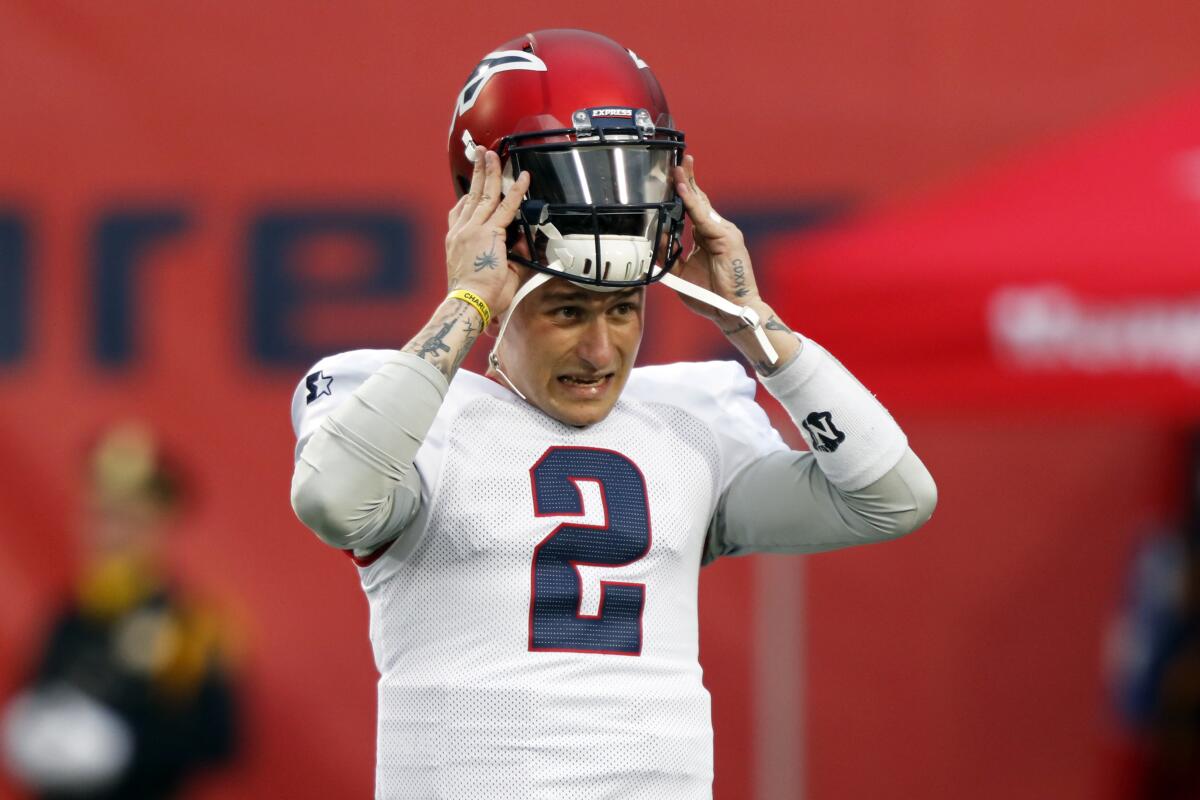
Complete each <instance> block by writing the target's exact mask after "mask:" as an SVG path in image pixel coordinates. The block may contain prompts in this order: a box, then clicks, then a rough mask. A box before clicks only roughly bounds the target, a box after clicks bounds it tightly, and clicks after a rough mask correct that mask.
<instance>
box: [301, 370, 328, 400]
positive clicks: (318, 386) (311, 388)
mask: <svg viewBox="0 0 1200 800" xmlns="http://www.w3.org/2000/svg"><path fill="white" fill-rule="evenodd" d="M332 384H333V376H331V375H326V374H325V373H324V372H322V371H320V370H317V371H316V372H314V373H313V374H312V375H309V376H308V377H307V378H305V379H304V385H305V386H307V387H308V394H307V395H306V396H305V398H304V402H305V403H306V404H308V403H311V402H312V401H313V400H316V399H317V398H318V397H320V396H321V395H323V394H333V389H331V388H329V387H330V386H331V385H332Z"/></svg>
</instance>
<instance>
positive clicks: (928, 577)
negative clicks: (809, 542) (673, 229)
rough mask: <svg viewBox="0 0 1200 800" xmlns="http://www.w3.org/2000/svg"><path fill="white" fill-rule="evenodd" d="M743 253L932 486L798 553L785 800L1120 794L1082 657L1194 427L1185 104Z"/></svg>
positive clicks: (1194, 130)
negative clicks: (928, 500) (867, 537)
mask: <svg viewBox="0 0 1200 800" xmlns="http://www.w3.org/2000/svg"><path fill="white" fill-rule="evenodd" d="M755 257H756V261H757V263H759V264H763V265H766V266H767V267H768V269H767V270H766V271H767V273H768V275H769V281H768V285H767V287H766V292H765V294H766V296H767V297H768V298H769V299H770V300H771V301H772V303H773V304H774V305H775V307H776V309H777V310H779V311H780V312H781V315H782V316H783V318H785V319H786V320H787V321H788V322H789V323H790V324H792V325H793V326H795V327H796V328H797V329H798V330H801V331H803V332H804V333H806V334H808V335H811V336H812V337H813V338H814V339H816V340H817V341H820V342H821V343H822V344H824V345H825V346H826V347H828V348H829V349H830V350H831V351H832V352H833V353H835V354H836V355H837V356H838V357H839V358H840V359H841V360H842V361H843V362H844V363H845V364H846V365H847V366H848V367H849V368H850V369H851V370H852V371H853V372H854V373H855V374H856V375H858V376H859V377H860V378H861V379H862V380H863V381H864V382H865V383H866V384H867V386H869V387H870V388H871V389H872V391H874V392H876V393H877V394H878V396H879V397H880V398H881V399H882V400H883V401H884V403H885V404H886V405H888V407H889V408H890V409H891V410H892V411H893V413H895V414H896V415H897V417H898V418H899V419H900V420H901V422H902V424H903V425H904V427H905V428H906V430H907V431H908V432H909V434H910V440H911V442H912V443H913V446H914V449H915V450H916V451H917V452H918V453H919V454H920V455H921V457H922V458H923V459H924V460H925V461H926V463H927V464H928V465H929V466H930V469H931V471H932V472H933V474H934V476H935V478H936V479H937V481H938V485H939V490H940V502H939V507H938V511H937V513H936V514H935V515H934V519H933V521H932V522H931V524H930V525H929V526H928V527H927V528H926V529H925V530H924V531H922V532H921V533H918V534H916V535H915V536H913V537H912V538H911V539H909V540H906V541H904V542H901V543H896V544H891V545H886V546H883V547H877V548H865V549H863V550H861V551H851V552H847V553H844V554H834V555H828V556H818V557H814V558H811V559H809V560H807V565H808V578H807V584H806V585H807V591H808V593H809V598H808V599H807V601H806V603H807V614H806V620H807V652H808V662H807V669H808V675H807V678H808V683H807V687H806V693H807V696H808V698H809V700H808V701H807V707H808V717H807V720H808V725H807V730H806V741H807V749H808V757H807V759H806V763H807V764H809V765H810V767H809V775H808V776H807V783H808V788H809V789H810V791H811V795H810V796H812V797H830V796H838V797H923V798H957V797H973V798H977V799H978V798H997V800H999V798H1011V797H1055V798H1060V799H1061V798H1080V800H1082V799H1083V798H1096V797H1117V796H1120V795H1119V793H1118V792H1117V790H1116V789H1115V785H1116V780H1115V777H1114V776H1115V775H1116V773H1117V772H1118V771H1119V770H1118V769H1117V768H1116V766H1115V765H1116V760H1115V759H1114V758H1112V754H1113V753H1114V752H1115V751H1114V748H1113V743H1114V742H1117V741H1120V736H1121V727H1120V726H1119V725H1118V724H1116V723H1115V719H1114V717H1115V715H1114V714H1113V713H1112V711H1111V709H1112V706H1111V704H1110V703H1109V702H1108V700H1107V699H1106V697H1107V691H1108V690H1107V687H1106V681H1105V678H1104V667H1103V665H1104V652H1105V648H1106V641H1108V635H1109V633H1110V631H1111V630H1112V626H1113V620H1114V618H1115V616H1116V612H1117V609H1118V608H1119V607H1120V603H1121V596H1122V591H1123V586H1124V582H1125V580H1126V575H1127V572H1128V565H1129V559H1130V555H1131V553H1132V552H1133V550H1134V548H1135V547H1136V546H1137V543H1138V541H1139V539H1140V538H1141V537H1143V536H1145V535H1146V534H1147V533H1148V532H1149V531H1150V530H1152V529H1153V527H1154V526H1155V525H1156V524H1159V523H1162V522H1169V521H1170V515H1171V513H1172V509H1173V507H1174V503H1175V502H1176V501H1177V497H1178V489H1179V488H1180V483H1181V480H1180V478H1181V463H1180V462H1181V452H1182V449H1183V448H1182V447H1181V445H1180V437H1179V434H1180V432H1181V429H1182V428H1183V426H1185V425H1186V424H1190V423H1193V422H1194V421H1196V420H1197V419H1198V418H1200V88H1197V89H1196V90H1194V91H1190V92H1188V93H1184V94H1182V95H1181V96H1179V97H1177V98H1175V99H1174V100H1173V101H1172V102H1170V103H1166V104H1164V105H1160V106H1157V107H1155V108H1151V109H1148V110H1144V111H1143V112H1141V113H1139V114H1138V115H1136V116H1135V117H1134V118H1133V119H1131V120H1124V121H1121V122H1119V123H1118V124H1114V125H1111V126H1106V127H1104V128H1102V129H1099V130H1096V131H1093V132H1089V133H1087V134H1085V135H1081V136H1079V137H1077V138H1074V139H1071V140H1069V141H1065V142H1062V143H1058V144H1055V145H1053V146H1051V147H1049V148H1047V149H1045V150H1044V151H1042V152H1039V153H1035V154H1034V155H1033V156H1031V157H1028V158H1023V159H1021V160H1018V161H1017V162H1015V163H1011V164H1007V165H1000V166H998V167H997V168H994V169H992V170H990V171H989V172H988V173H987V174H985V175H983V176H980V177H977V178H974V179H971V180H969V181H967V182H965V183H963V184H961V185H959V186H956V187H951V188H949V189H947V190H945V191H942V192H940V193H937V194H935V195H933V196H931V197H928V198H925V199H922V200H919V201H918V202H915V203H911V204H909V205H905V206H903V207H900V208H891V209H880V210H876V211H874V212H872V213H870V214H868V215H866V216H859V217H857V218H856V219H854V220H851V221H850V222H849V223H847V224H845V225H842V226H840V227H839V228H837V229H833V230H830V231H828V232H826V233H822V234H820V235H818V236H812V235H807V236H803V237H795V238H792V239H776V240H775V243H774V246H773V247H771V249H770V250H769V251H762V250H760V251H757V252H756V253H755ZM848 753H855V754H857V755H855V756H854V758H853V759H849V760H848V758H847V754H848ZM864 767H865V768H864Z"/></svg>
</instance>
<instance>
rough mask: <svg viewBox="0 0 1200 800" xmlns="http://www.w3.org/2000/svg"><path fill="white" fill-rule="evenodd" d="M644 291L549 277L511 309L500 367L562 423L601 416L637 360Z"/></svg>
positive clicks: (585, 421) (587, 422)
mask: <svg viewBox="0 0 1200 800" xmlns="http://www.w3.org/2000/svg"><path fill="white" fill-rule="evenodd" d="M645 291H646V290H645V289H644V288H642V287H637V288H634V289H627V290H624V291H617V292H593V291H589V290H587V289H581V288H579V287H578V286H575V285H574V284H571V283H569V282H567V281H565V280H562V279H561V278H555V279H554V280H551V281H548V282H547V283H546V284H545V285H543V286H541V287H539V288H538V289H537V290H536V291H534V292H533V294H531V295H530V296H529V297H528V298H527V299H526V300H525V301H523V302H522V303H521V304H520V305H518V306H517V308H516V310H515V311H514V312H513V319H512V321H511V322H510V324H509V327H508V330H507V331H506V332H505V334H504V340H503V343H502V345H501V353H500V364H501V368H502V369H503V370H504V372H505V374H506V375H508V377H509V379H510V380H511V381H512V382H513V384H514V385H515V386H516V387H517V388H518V389H520V390H521V392H522V393H523V394H524V395H525V397H526V398H527V399H528V400H529V402H531V403H533V404H534V405H535V406H537V407H538V408H540V409H541V410H542V411H544V412H546V413H547V414H549V415H550V416H552V417H554V418H555V419H557V420H559V421H560V422H564V423H566V424H568V425H591V424H592V423H594V422H599V421H600V420H602V419H604V418H605V417H606V416H608V412H609V411H611V410H612V407H613V404H614V403H616V402H617V398H618V397H619V396H620V395H621V390H622V389H624V388H625V381H626V380H628V378H629V371H630V370H631V369H633V362H634V360H635V359H636V358H637V351H638V345H639V344H641V341H642V303H643V299H644V295H645Z"/></svg>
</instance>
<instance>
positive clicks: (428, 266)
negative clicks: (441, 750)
mask: <svg viewBox="0 0 1200 800" xmlns="http://www.w3.org/2000/svg"><path fill="white" fill-rule="evenodd" d="M563 26H574V27H586V28H591V29H595V30H598V31H600V32H602V33H605V34H607V35H610V36H612V37H614V38H616V39H617V40H618V41H620V42H622V43H623V44H624V45H626V46H628V47H630V48H632V49H634V50H636V51H637V52H638V53H639V55H641V56H642V57H643V58H645V59H646V60H647V61H648V62H649V63H650V65H651V66H652V67H653V68H654V70H655V72H656V74H657V75H658V77H659V79H660V81H661V82H662V84H663V86H664V88H665V90H666V92H667V96H668V97H669V99H670V102H671V106H672V110H673V111H674V113H675V116H676V119H677V121H678V123H679V125H680V127H682V128H683V129H684V130H685V131H686V132H687V137H688V143H689V150H690V151H691V152H693V153H694V154H695V155H696V157H697V169H698V175H699V178H700V180H701V183H702V184H703V185H704V186H705V187H706V189H707V190H708V192H709V194H710V195H712V196H713V198H714V200H715V201H716V203H717V204H718V207H719V208H721V210H722V213H723V214H724V215H725V216H727V217H730V218H731V219H733V220H734V221H735V222H738V223H740V224H741V225H742V226H743V227H744V228H745V229H746V230H747V232H748V234H749V236H750V239H751V243H752V248H753V249H752V253H754V254H755V257H756V269H757V270H758V271H759V272H760V273H761V274H762V276H763V282H764V283H765V284H766V286H768V287H769V290H770V291H771V292H773V294H772V295H771V296H769V297H768V300H770V301H771V302H772V303H773V304H774V305H775V306H776V307H777V308H779V309H781V310H783V311H784V316H785V317H786V319H787V320H788V321H789V322H790V323H791V324H792V325H793V327H796V328H797V329H798V330H801V331H802V332H805V333H807V334H809V335H811V336H812V337H813V338H815V339H817V340H818V341H821V342H822V343H823V344H825V345H826V346H827V347H829V348H830V349H831V350H832V351H833V352H834V353H835V354H838V355H839V356H841V357H842V360H843V361H844V362H845V363H846V364H847V366H849V367H850V368H851V369H852V370H853V371H854V372H855V373H856V374H857V375H858V376H859V377H860V378H861V379H862V380H863V381H864V382H865V383H866V384H867V385H868V386H870V387H871V388H872V389H873V390H874V391H876V392H877V394H879V396H880V398H881V399H882V400H883V401H884V403H885V404H887V405H888V406H889V407H890V408H891V409H892V411H893V412H894V413H895V415H896V416H897V417H898V419H899V420H900V421H901V423H902V424H903V425H904V426H905V428H906V430H907V431H908V432H909V435H910V440H911V441H912V443H913V445H914V448H915V449H916V450H917V452H918V453H920V454H921V456H922V457H923V459H924V460H925V461H926V463H927V464H928V465H929V466H930V468H931V470H932V472H933V473H934V475H935V477H936V478H937V480H938V483H939V488H940V491H941V502H940V505H939V509H938V512H937V514H936V515H935V518H934V520H933V521H932V522H931V523H930V524H929V525H928V526H927V527H926V529H925V530H923V531H922V532H921V533H920V534H918V535H916V536H914V537H912V538H911V539H908V540H906V541H904V542H902V543H897V544H894V545H888V546H885V547H877V548H868V549H864V550H861V551H847V552H844V553H839V554H830V555H822V556H818V557H813V558H809V559H804V560H800V559H775V560H773V561H767V560H758V559H754V558H751V559H742V560H731V561H728V562H724V563H719V564H717V565H715V566H713V567H710V568H708V569H707V570H706V571H705V574H704V579H703V581H702V589H701V591H702V598H701V601H702V613H703V617H704V619H703V621H702V631H703V634H702V661H703V663H704V666H705V675H706V682H707V684H708V686H709V688H710V689H711V690H712V692H713V695H714V717H715V719H714V721H715V726H716V742H717V745H716V746H717V760H716V775H717V777H716V783H715V793H716V797H717V798H721V799H722V800H729V799H730V798H751V797H756V798H783V797H797V798H798V797H808V798H867V797H923V798H960V797H964V796H969V797H976V798H1012V797H1055V798H1092V797H1103V796H1112V793H1113V792H1114V791H1115V789H1114V787H1115V786H1116V784H1117V782H1118V780H1119V776H1118V775H1117V773H1118V772H1119V769H1120V768H1119V763H1120V758H1119V752H1120V731H1119V730H1117V729H1116V725H1115V723H1114V722H1113V720H1112V719H1110V717H1111V712H1109V711H1108V705H1107V703H1108V701H1107V699H1106V695H1105V688H1104V684H1103V672H1102V650H1103V641H1104V636H1105V631H1106V629H1107V627H1108V625H1109V624H1110V622H1111V619H1112V617H1113V615H1114V614H1115V611H1116V608H1117V605H1118V602H1119V599H1120V594H1121V586H1122V581H1123V576H1124V573H1125V571H1126V569H1127V564H1128V561H1129V558H1130V554H1131V552H1132V550H1133V548H1134V546H1135V544H1136V543H1137V540H1138V537H1139V536H1141V535H1142V533H1143V532H1144V530H1145V529H1146V527H1147V526H1149V525H1151V524H1154V523H1157V522H1159V521H1161V520H1164V519H1167V520H1169V519H1170V517H1171V515H1172V514H1173V513H1174V512H1173V509H1174V508H1175V506H1176V505H1177V504H1178V502H1179V494H1180V490H1181V486H1180V485H1179V484H1180V481H1179V479H1178V476H1179V475H1180V474H1181V469H1182V449H1181V446H1180V444H1179V441H1180V436H1181V435H1182V433H1183V432H1184V431H1185V430H1187V429H1188V427H1189V426H1190V425H1192V424H1194V423H1195V422H1196V421H1197V420H1198V418H1200V382H1198V379H1197V376H1198V375H1200V356H1197V355H1196V352H1195V351H1196V350H1197V349H1200V345H1194V346H1193V347H1192V348H1191V350H1190V351H1189V350H1188V349H1187V348H1186V347H1175V348H1173V347H1170V346H1167V345H1164V344H1163V343H1162V342H1163V341H1165V340H1169V341H1175V340H1176V339H1177V338H1178V337H1180V336H1182V337H1184V338H1185V339H1186V337H1187V336H1190V335H1195V336H1197V341H1200V325H1198V324H1196V323H1195V320H1196V319H1197V318H1198V317H1200V310H1198V309H1200V263H1197V261H1198V260H1200V258H1198V256H1197V253H1200V94H1198V92H1200V47H1197V44H1196V43H1197V42H1198V41H1200V6H1197V4H1196V3H1195V2H1194V0H1161V2H1158V3H1155V4H1143V3H1135V2H1133V0H1102V1H1100V2H1097V0H1089V1H1088V2H1084V1H1083V0H1066V1H1065V2H1061V3H1054V4H1044V3H1024V2H1020V3H984V2H979V1H978V0H955V2H949V1H948V0H938V1H937V2H927V3H923V4H920V5H919V7H913V6H912V5H911V4H908V5H905V4H894V3H884V2H873V3H861V4H849V5H846V4H800V5H795V6H787V7H781V6H779V5H778V4H774V3H768V2H762V1H761V0H747V2H743V3H740V4H738V5H737V7H736V9H731V8H730V7H729V6H728V5H717V4H696V5H693V6H682V5H680V6H662V5H653V4H645V3H638V4H635V3H632V2H625V1H622V2H610V3H605V4H602V5H595V6H590V7H582V8H580V7H575V6H573V7H572V9H571V11H570V13H565V12H564V13H560V12H556V11H554V10H552V9H547V7H546V6H545V4H537V3H529V2H525V0H514V2H512V3H509V4H507V5H505V6H504V7H503V9H501V10H493V11H490V12H485V11H484V10H481V9H472V8H469V7H460V6H452V5H444V4H443V5H433V6H427V7H426V6H422V7H417V6H412V5H405V4H397V3H379V2H360V3H338V4H320V5H318V4H294V3H284V2H277V1H276V0H263V2H259V3H255V4H252V6H247V5H246V4H240V3H239V4H233V3H228V4H226V3H217V4H203V5H201V6H196V5H194V4H184V3H176V2H167V3H142V2H129V3H123V4H120V5H112V4H102V5H97V4H93V5H83V4H72V3H56V2H32V1H30V0H7V2H5V3H3V4H0V109H3V112H2V113H0V119H2V120H3V123H2V124H0V158H2V159H3V167H2V168H0V398H2V399H0V458H2V459H3V463H4V464H5V465H6V466H5V469H4V472H3V475H4V480H3V481H0V529H2V530H3V538H2V539H0V698H2V697H4V696H6V695H7V694H8V693H9V692H10V691H11V690H12V689H13V688H14V687H15V686H16V685H17V684H18V683H19V681H20V680H21V677H22V675H23V673H24V670H26V669H27V668H28V667H29V661H30V659H31V658H32V655H31V654H32V652H33V648H34V647H35V643H36V642H37V640H38V637H39V636H40V631H41V625H42V621H43V619H44V617H45V615H46V614H47V613H48V611H49V609H50V608H52V607H53V605H54V603H55V602H56V598H58V597H60V596H61V595H62V593H63V592H65V591H66V587H67V584H68V581H69V579H70V576H71V574H72V570H73V569H74V566H75V564H74V556H73V553H74V552H75V551H76V546H75V543H74V539H73V534H72V531H73V529H74V527H75V523H76V511H75V509H76V508H77V506H78V500H79V486H78V483H79V470H78V466H77V465H78V464H79V462H80V458H81V455H82V452H83V448H84V446H85V443H86V442H87V441H88V440H89V438H90V437H91V436H93V435H94V433H95V431H96V430H97V429H99V428H100V427H102V426H103V425H104V424H106V423H108V422H110V421H112V420H115V419H125V418H130V417H137V418H141V419H145V420H148V421H149V422H151V423H152V424H153V425H154V426H155V427H156V428H158V429H159V430H161V431H162V432H163V435H164V437H165V439H166V441H167V442H168V444H169V445H170V446H172V447H173V448H174V449H175V450H176V451H178V452H179V453H181V454H182V455H183V457H184V459H185V460H186V462H187V463H188V465H189V467H190V471H191V473H192V474H193V476H194V478H195V479H196V482H197V492H198V494H199V495H200V496H201V498H202V503H201V505H200V506H199V508H198V509H197V513H196V514H194V515H193V516H192V517H191V518H190V519H189V520H188V522H187V523H186V525H185V530H183V531H182V533H181V535H180V537H179V540H178V542H177V549H176V550H177V552H176V555H177V561H178V564H179V568H180V570H181V572H182V573H183V574H184V575H185V577H186V579H187V582H188V583H189V584H190V585H193V586H194V587H196V588H197V590H199V591H201V592H203V593H204V594H205V595H206V596H209V597H211V598H213V599H214V601H215V602H217V603H219V604H221V605H222V606H223V607H224V608H225V609H226V612H227V614H228V616H229V617H230V618H231V619H232V620H234V621H235V624H236V625H237V626H238V628H239V629H240V631H241V636H240V639H241V640H242V641H243V642H244V645H243V653H242V664H241V670H242V675H243V683H244V690H245V698H246V704H247V706H248V708H247V748H246V751H245V753H244V755H243V758H242V759H241V761H240V762H239V763H238V765H237V766H236V767H235V768H234V769H232V770H228V771H225V772H223V773H221V774H220V775H216V776H213V777H212V778H211V779H210V780H208V781H206V782H205V783H204V784H203V785H201V786H200V787H199V788H198V789H197V790H196V794H195V796H197V797H222V798H234V797H288V798H325V797H362V796H369V794H370V792H371V783H372V769H373V766H372V765H373V746H374V721H373V720H374V669H373V666H372V663H371V658H370V650H369V646H368V642H367V616H366V603H365V601H364V599H363V597H362V595H361V592H360V590H359V588H358V585H357V580H356V577H355V575H354V570H353V568H352V567H351V565H350V564H349V562H348V561H347V560H346V559H344V558H343V557H341V556H339V555H338V554H336V553H333V552H330V551H329V550H328V549H327V548H325V547H324V546H322V545H321V544H319V543H318V542H317V541H316V539H315V538H314V537H312V536H311V534H309V533H307V532H306V531H305V530H304V529H303V528H302V527H301V526H300V524H299V523H298V522H297V521H296V520H295V518H294V517H293V515H292V513H291V510H290V508H289V506H288V502H287V497H288V484H289V480H290V473H291V448H292V436H291V431H290V426H289V422H288V404H289V398H290V394H291V391H292V388H293V387H294V385H295V382H296V381H297V380H298V379H299V378H300V377H302V376H303V375H304V373H305V370H306V367H307V366H308V365H309V364H310V363H311V362H312V361H313V360H314V359H315V357H316V356H317V355H319V354H323V353H327V352H331V351H336V350H340V349H345V348H347V347H351V346H360V345H372V346H380V347H387V346H398V345H399V344H401V343H403V342H404V341H406V340H407V338H408V337H409V336H410V335H411V333H412V332H413V331H414V330H416V327H417V326H418V325H419V324H420V323H421V322H422V321H423V320H424V319H425V317H426V316H427V314H428V311H429V309H430V308H431V306H432V305H433V303H434V302H435V301H436V299H437V298H439V297H440V296H441V294H442V291H443V288H444V283H443V281H444V273H443V271H442V266H441V253H440V249H441V241H442V237H443V226H444V219H445V211H446V210H447V209H448V207H449V206H450V205H451V203H452V199H453V198H452V192H451V187H450V181H449V176H448V172H447V168H446V164H445V146H446V142H445V136H446V129H447V125H448V122H449V117H450V109H451V104H452V102H453V98H454V97H455V96H456V94H457V92H458V90H459V88H460V86H461V83H462V81H463V80H464V78H465V77H466V76H467V74H468V73H469V72H470V71H471V69H472V68H473V67H474V65H475V63H476V61H477V60H478V58H479V57H480V56H482V55H483V54H484V53H486V52H488V51H489V49H491V48H492V47H493V46H494V45H495V44H497V43H499V42H501V41H504V40H506V39H507V38H510V37H511V36H513V35H516V34H518V33H520V32H522V31H524V30H530V29H536V28H545V27H563ZM654 297H655V299H654V300H653V301H652V305H653V311H652V312H651V320H650V323H649V326H648V331H647V340H646V344H645V346H644V349H643V353H644V361H645V362H654V361H663V360H670V359H676V358H709V357H714V356H721V355H724V354H726V351H725V349H724V348H723V343H722V341H721V340H720V337H719V336H717V335H715V334H714V332H712V331H710V330H708V329H706V328H704V327H703V326H702V325H698V324H696V322H695V321H694V318H692V317H690V316H689V315H688V314H687V312H686V311H684V310H682V307H681V306H680V305H679V304H678V303H677V302H676V301H675V300H674V299H671V298H668V297H667V293H666V292H665V291H663V292H662V294H661V295H660V294H659V293H658V292H657V291H656V292H655V293H654ZM1014 298H1015V299H1014ZM1047 298H1049V299H1048V300H1047ZM1014 309H1015V310H1014ZM1064 320H1065V321H1064ZM1163 320H1168V322H1163ZM1164 325H1166V326H1167V328H1168V329H1167V333H1166V334H1164V335H1161V336H1159V335H1157V334H1145V333H1144V331H1145V330H1146V329H1147V328H1155V326H1157V328H1155V329H1156V330H1158V329H1162V328H1163V326H1164ZM1172 326H1174V327H1172ZM1131 330H1132V331H1134V332H1133V333H1130V332H1129V331H1131ZM1139 331H1140V333H1139ZM1156 336H1157V338H1156ZM1139 337H1140V338H1139ZM1097 339H1100V340H1103V342H1108V344H1107V345H1104V346H1100V347H1099V349H1097V348H1095V347H1089V346H1088V342H1094V341H1096V340H1097ZM475 366H476V368H478V366H479V363H478V362H476V364H475ZM782 424H786V421H785V420H784V421H781V425H782ZM1114 753H1116V754H1114ZM4 780H5V779H4V778H3V776H2V775H0V796H7V795H8V794H12V793H14V792H15V791H16V790H15V789H14V788H13V787H11V786H10V785H8V784H7V783H5V782H4ZM14 796H16V795H14Z"/></svg>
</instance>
